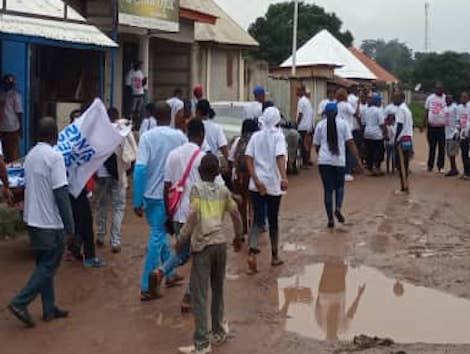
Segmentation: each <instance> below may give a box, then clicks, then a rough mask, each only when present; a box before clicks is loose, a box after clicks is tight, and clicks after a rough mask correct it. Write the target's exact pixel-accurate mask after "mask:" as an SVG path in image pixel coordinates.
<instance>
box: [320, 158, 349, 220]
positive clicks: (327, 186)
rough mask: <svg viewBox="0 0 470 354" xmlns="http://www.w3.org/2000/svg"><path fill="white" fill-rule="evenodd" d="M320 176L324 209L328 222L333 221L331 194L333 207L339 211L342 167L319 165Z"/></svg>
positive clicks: (341, 195) (341, 192) (342, 196)
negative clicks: (323, 195) (323, 193)
mask: <svg viewBox="0 0 470 354" xmlns="http://www.w3.org/2000/svg"><path fill="white" fill-rule="evenodd" d="M319 169H320V176H321V180H322V182H323V189H324V192H325V208H326V214H327V215H328V220H330V221H331V220H333V192H336V195H335V197H336V198H335V199H336V200H335V202H336V203H335V204H336V205H335V207H336V209H338V210H339V209H341V208H342V206H343V199H344V171H345V168H344V167H338V166H331V165H320V166H319Z"/></svg>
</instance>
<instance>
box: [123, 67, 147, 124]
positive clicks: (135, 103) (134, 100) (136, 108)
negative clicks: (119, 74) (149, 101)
mask: <svg viewBox="0 0 470 354" xmlns="http://www.w3.org/2000/svg"><path fill="white" fill-rule="evenodd" d="M146 81H147V79H146V78H145V75H144V73H143V72H142V61H140V60H138V61H136V63H135V64H134V66H133V67H132V69H131V70H129V72H128V73H127V77H126V86H127V87H128V88H129V91H130V93H131V115H132V121H133V122H134V124H135V126H136V127H138V126H139V125H140V124H139V123H140V114H141V111H142V108H143V106H144V94H145V90H144V86H145V85H146Z"/></svg>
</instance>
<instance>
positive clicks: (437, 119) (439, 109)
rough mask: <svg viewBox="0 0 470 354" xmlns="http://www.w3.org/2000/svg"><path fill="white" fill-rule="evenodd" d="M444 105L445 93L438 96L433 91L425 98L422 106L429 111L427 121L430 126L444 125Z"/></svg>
mask: <svg viewBox="0 0 470 354" xmlns="http://www.w3.org/2000/svg"><path fill="white" fill-rule="evenodd" d="M446 106H447V104H446V95H442V96H438V95H436V94H435V93H433V94H432V95H430V96H429V97H428V98H427V99H426V104H425V105H424V108H426V109H427V110H428V111H429V115H428V122H429V125H430V126H431V127H444V126H445V125H446V117H445V114H444V108H445V107H446Z"/></svg>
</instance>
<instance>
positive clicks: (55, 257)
mask: <svg viewBox="0 0 470 354" xmlns="http://www.w3.org/2000/svg"><path fill="white" fill-rule="evenodd" d="M28 232H29V233H30V236H31V238H32V239H33V238H39V237H41V233H42V234H45V236H46V237H53V238H54V239H55V241H54V242H53V244H52V245H51V247H48V248H47V249H37V250H35V252H36V268H35V269H34V272H33V274H32V275H31V278H30V279H29V281H28V283H27V284H26V286H25V287H24V288H23V289H22V290H21V291H20V293H19V294H18V295H17V296H16V297H15V298H14V299H13V300H12V301H11V304H12V305H13V306H15V307H17V308H20V309H25V308H26V307H28V305H29V304H30V303H31V302H33V300H34V299H35V298H36V296H37V295H39V294H40V295H41V300H42V311H43V314H44V316H47V315H50V314H51V313H53V312H54V309H55V306H56V305H55V291H54V276H55V274H56V272H57V269H58V268H59V265H60V262H61V260H62V254H63V252H64V231H63V230H41V229H37V228H29V229H28Z"/></svg>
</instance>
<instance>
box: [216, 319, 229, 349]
mask: <svg viewBox="0 0 470 354" xmlns="http://www.w3.org/2000/svg"><path fill="white" fill-rule="evenodd" d="M222 328H223V330H224V333H223V334H214V335H212V338H211V343H212V345H214V346H216V347H219V346H221V345H222V344H224V343H225V342H226V341H227V339H228V335H229V333H230V328H229V326H228V321H224V323H223V324H222Z"/></svg>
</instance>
